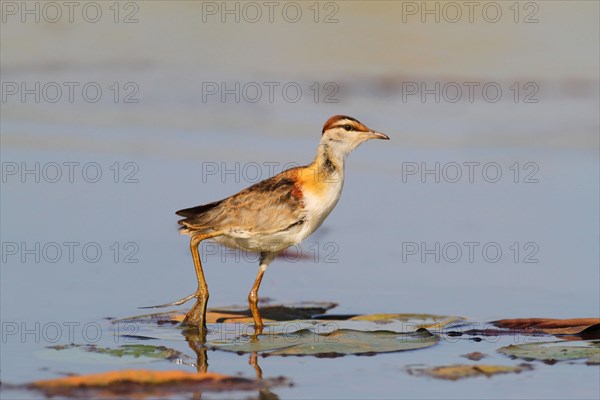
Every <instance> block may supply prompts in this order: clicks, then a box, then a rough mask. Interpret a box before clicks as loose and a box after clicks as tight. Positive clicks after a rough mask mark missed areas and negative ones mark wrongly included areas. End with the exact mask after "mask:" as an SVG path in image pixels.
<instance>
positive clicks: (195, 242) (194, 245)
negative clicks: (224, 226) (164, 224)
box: [183, 233, 220, 330]
mask: <svg viewBox="0 0 600 400" xmlns="http://www.w3.org/2000/svg"><path fill="white" fill-rule="evenodd" d="M218 235H220V233H210V234H204V235H194V236H192V238H191V240H190V251H191V252H192V259H193V260H194V267H195V268H196V278H198V290H197V291H196V293H195V297H196V298H197V300H196V304H194V306H193V307H192V309H191V310H190V311H188V313H187V314H186V315H185V318H184V319H183V323H184V324H189V325H195V326H198V327H199V328H200V329H201V330H206V304H207V302H208V285H207V284H206V279H205V278H204V271H203V270H202V263H201V262H200V254H199V252H198V246H199V245H200V242H202V241H203V240H205V239H209V238H212V237H215V236H218Z"/></svg>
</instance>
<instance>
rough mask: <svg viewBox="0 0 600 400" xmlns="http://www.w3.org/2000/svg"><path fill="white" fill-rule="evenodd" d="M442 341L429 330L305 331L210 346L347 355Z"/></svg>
mask: <svg viewBox="0 0 600 400" xmlns="http://www.w3.org/2000/svg"><path fill="white" fill-rule="evenodd" d="M437 342H438V338H437V337H436V336H435V335H433V334H431V333H430V332H428V331H426V330H424V329H423V330H420V331H418V332H414V333H397V332H391V331H373V332H362V331H357V330H351V329H339V330H335V331H333V332H330V333H317V332H313V331H311V330H309V329H302V330H299V331H296V332H293V333H279V334H268V335H259V336H258V337H257V338H253V337H251V336H241V337H238V338H237V340H232V341H227V342H226V341H212V342H209V343H207V346H208V347H212V348H215V349H220V350H226V351H233V352H238V353H252V352H262V353H265V354H267V355H297V356H300V355H315V356H322V357H323V356H331V357H335V356H343V355H349V354H375V353H388V352H395V351H404V350H415V349H421V348H425V347H429V346H433V345H434V344H436V343H437Z"/></svg>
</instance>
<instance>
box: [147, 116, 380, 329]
mask: <svg viewBox="0 0 600 400" xmlns="http://www.w3.org/2000/svg"><path fill="white" fill-rule="evenodd" d="M370 139H383V140H389V139H390V138H389V137H388V136H387V135H385V134H383V133H381V132H377V131H374V130H372V129H370V128H368V127H367V126H366V125H364V124H362V123H361V122H359V121H358V120H357V119H355V118H353V117H350V116H347V115H334V116H332V117H331V118H329V119H328V120H327V121H326V122H325V124H324V125H323V129H322V131H321V139H320V141H319V145H318V148H317V155H316V157H315V158H314V160H313V161H312V163H310V164H308V165H306V166H302V167H294V168H290V169H287V170H285V171H283V172H281V173H279V174H277V175H275V176H273V177H271V178H267V179H265V180H263V181H260V182H258V183H256V184H254V185H252V186H249V187H247V188H246V189H243V190H242V191H240V192H239V193H236V194H234V195H232V196H230V197H227V198H225V199H223V200H218V201H214V202H212V203H208V204H204V205H199V206H196V207H192V208H186V209H182V210H179V211H177V212H176V214H177V215H179V216H181V217H183V218H182V219H180V220H179V221H178V223H179V225H180V228H179V230H180V233H181V234H184V235H188V236H189V237H190V251H191V253H192V260H193V262H194V266H195V269H196V277H197V280H198V289H197V290H196V292H194V293H192V294H191V295H189V296H186V297H184V298H183V299H181V300H177V301H175V302H172V303H168V304H163V305H160V306H153V307H166V306H176V305H181V304H183V303H185V302H187V301H189V300H191V299H193V298H196V299H197V300H196V304H195V306H194V307H193V308H192V309H191V310H190V311H189V312H188V313H187V314H186V316H185V318H184V321H183V322H184V323H185V324H189V325H195V326H198V327H199V328H201V329H206V306H207V302H208V297H209V294H208V286H207V284H206V280H205V277H204V272H203V269H202V264H201V262H200V255H199V250H198V247H199V245H200V243H201V242H202V241H203V240H207V239H210V240H212V241H214V242H217V243H219V244H221V245H224V246H226V247H229V248H234V249H241V250H244V251H249V252H257V253H259V254H260V261H259V267H258V274H257V276H256V279H255V281H254V285H253V286H252V289H251V290H250V294H249V295H248V303H249V307H250V311H251V313H252V318H253V321H254V328H255V330H257V331H259V332H262V329H263V327H264V324H263V321H262V318H261V316H260V312H259V309H258V290H259V287H260V284H261V281H262V279H263V275H264V273H265V271H266V270H267V268H268V267H269V264H271V262H272V261H273V260H274V259H275V258H276V256H277V255H278V254H279V253H280V252H282V251H283V250H284V249H286V248H288V247H290V246H293V245H297V244H299V243H300V242H302V241H303V240H304V239H305V238H306V237H308V236H309V235H310V234H312V233H313V232H314V231H316V230H317V229H318V228H319V227H320V226H321V224H322V223H323V221H324V220H325V218H327V216H328V215H329V214H330V213H331V211H332V210H333V209H334V207H335V206H336V204H337V203H338V200H339V199H340V195H341V193H342V188H343V186H344V166H345V161H346V157H347V156H348V155H349V154H350V153H351V152H352V151H353V150H354V149H356V148H357V147H358V146H359V145H360V144H361V143H363V142H366V141H367V140H370Z"/></svg>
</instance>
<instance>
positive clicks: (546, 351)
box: [498, 340, 600, 363]
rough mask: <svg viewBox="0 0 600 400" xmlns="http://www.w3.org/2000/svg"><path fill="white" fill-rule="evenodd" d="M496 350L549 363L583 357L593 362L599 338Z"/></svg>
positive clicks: (599, 348)
mask: <svg viewBox="0 0 600 400" xmlns="http://www.w3.org/2000/svg"><path fill="white" fill-rule="evenodd" d="M498 351H499V352H500V353H502V354H506V355H509V356H514V357H518V358H523V359H526V360H539V361H545V362H549V363H553V362H556V361H562V360H577V359H585V358H587V359H588V360H589V361H592V363H593V362H594V361H595V360H598V357H600V340H581V341H577V342H563V341H559V342H541V343H526V344H518V345H514V344H513V345H510V346H506V347H502V348H500V349H498Z"/></svg>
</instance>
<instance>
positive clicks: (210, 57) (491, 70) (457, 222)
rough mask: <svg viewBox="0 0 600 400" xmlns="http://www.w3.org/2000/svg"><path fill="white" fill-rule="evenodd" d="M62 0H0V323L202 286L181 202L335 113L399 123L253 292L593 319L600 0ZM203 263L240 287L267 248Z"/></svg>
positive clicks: (212, 189)
mask: <svg viewBox="0 0 600 400" xmlns="http://www.w3.org/2000/svg"><path fill="white" fill-rule="evenodd" d="M75 3H76V4H75V5H74V6H72V8H70V7H69V6H66V5H64V4H62V3H60V2H59V3H55V4H56V5H48V4H49V3H46V2H34V1H32V2H10V1H2V32H1V33H2V35H1V45H2V48H1V62H0V65H1V68H2V79H1V80H2V104H1V106H2V112H1V117H2V118H1V125H0V128H1V133H2V136H1V145H2V150H1V156H2V194H1V207H2V223H1V234H2V246H3V248H2V258H3V259H2V268H1V271H0V274H1V275H0V276H1V289H2V290H1V300H2V310H1V311H2V320H3V321H25V322H29V323H34V321H55V320H56V321H67V320H69V321H71V320H77V321H80V320H81V321H86V320H96V319H99V318H103V317H119V316H125V315H129V314H135V313H139V311H137V307H139V306H145V305H152V304H159V303H163V302H167V301H171V300H174V299H177V298H180V297H183V296H184V295H187V294H188V293H191V292H193V291H194V290H195V285H196V283H195V275H194V269H193V264H192V260H191V257H190V255H189V250H188V240H187V238H184V237H180V236H179V235H178V234H177V229H176V228H177V226H176V220H177V217H176V216H175V214H174V212H175V211H177V210H179V209H181V208H186V207H191V206H194V205H198V204H203V203H208V202H211V201H214V200H217V199H221V198H223V197H226V196H228V195H231V194H233V193H235V192H237V191H239V190H241V189H242V188H244V187H246V186H249V185H250V184H252V183H255V182H257V181H258V180H260V179H264V178H267V177H269V176H271V175H273V174H274V173H278V172H281V170H283V169H284V168H286V165H287V167H289V166H294V165H299V164H306V163H308V162H310V161H311V160H312V158H313V157H314V154H315V149H316V146H317V143H318V141H319V138H320V134H321V127H322V124H323V123H324V122H325V120H326V119H327V118H329V117H330V116H331V115H333V114H347V115H351V116H353V117H355V118H357V119H359V120H360V121H362V122H363V123H365V124H366V125H367V126H369V127H371V128H373V129H376V130H379V131H382V132H385V133H387V134H388V135H389V136H390V137H391V140H390V141H389V142H369V143H366V144H364V145H363V146H362V147H361V148H359V149H358V150H357V151H355V152H354V153H353V154H352V155H351V156H350V157H349V160H348V162H347V166H346V183H345V188H344V193H343V194H342V198H341V201H340V203H339V204H338V206H337V208H336V209H335V210H334V212H333V213H332V215H331V216H330V217H329V218H328V219H327V221H326V222H325V224H324V225H323V226H322V228H321V229H320V230H319V231H317V233H316V234H315V235H313V236H312V237H310V238H309V239H307V240H306V241H305V243H303V244H302V246H301V247H300V248H298V249H291V250H290V251H291V254H288V255H287V256H286V257H284V258H280V259H278V260H276V262H275V263H273V264H272V266H271V267H270V269H269V271H268V272H267V274H266V276H265V279H264V281H263V285H262V287H261V293H260V295H261V296H262V297H265V298H270V299H273V300H274V301H277V302H296V301H320V300H323V301H335V302H338V303H339V304H340V305H339V307H338V309H337V311H339V312H341V313H375V312H420V313H441V314H451V315H463V316H466V317H470V318H473V319H474V320H477V321H487V320H491V319H495V318H510V317H555V318H568V317H598V316H599V314H600V294H599V289H600V288H599V285H600V284H599V281H600V272H599V247H598V246H599V245H598V243H599V239H600V238H599V222H598V221H599V160H598V157H599V152H598V149H599V129H600V128H599V127H600V124H599V112H598V109H599V88H600V86H599V85H600V80H599V76H598V70H599V48H600V47H599V46H598V44H599V31H598V29H599V25H598V13H599V4H598V2H590V1H535V2H503V1H502V2H474V3H476V4H475V5H473V4H471V5H469V4H470V3H469V2H446V1H437V2H393V1H381V2H378V1H368V2H367V1H336V2H304V1H301V2H291V3H290V2H275V3H274V5H273V4H272V5H269V4H265V3H264V2H233V1H232V2H194V1H137V2H126V1H124V2H97V3H93V4H90V3H89V2H75ZM288 163H290V164H288ZM68 243H74V244H68ZM71 250H72V251H71ZM294 252H295V253H294ZM298 252H299V253H301V254H298ZM294 254H296V256H295V255H294ZM204 260H205V261H206V263H205V271H206V274H207V280H208V284H209V288H210V293H211V297H210V303H211V304H210V305H212V306H217V305H219V306H222V305H229V304H244V302H245V299H246V296H247V293H248V291H249V289H250V287H251V284H252V282H253V279H254V276H255V273H256V267H257V262H256V258H252V257H250V256H248V255H243V254H241V255H240V254H239V253H232V252H229V251H227V250H223V249H217V248H215V247H214V246H213V247H208V248H205V255H204ZM3 362H4V360H3ZM6 371H7V369H6V368H5V367H4V366H3V372H5V373H6Z"/></svg>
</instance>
